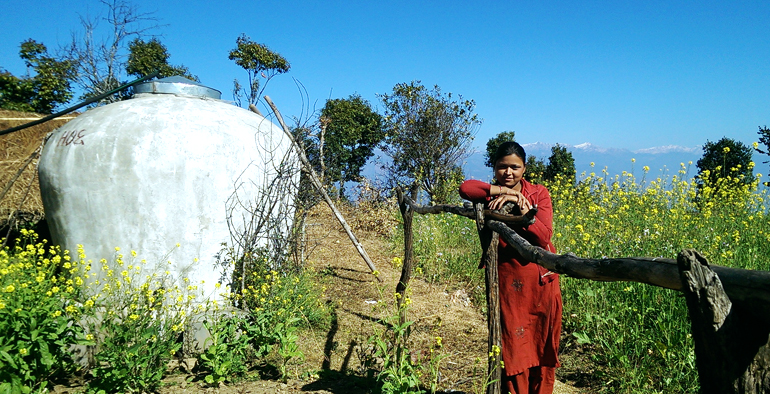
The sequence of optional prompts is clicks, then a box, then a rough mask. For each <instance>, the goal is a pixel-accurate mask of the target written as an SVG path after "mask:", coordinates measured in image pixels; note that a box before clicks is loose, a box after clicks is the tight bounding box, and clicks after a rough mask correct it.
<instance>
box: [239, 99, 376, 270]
mask: <svg viewBox="0 0 770 394" xmlns="http://www.w3.org/2000/svg"><path fill="white" fill-rule="evenodd" d="M265 101H267V104H268V105H270V108H272V109H273V112H274V113H275V117H276V118H277V119H278V122H279V123H280V124H281V127H282V128H283V132H284V133H286V135H287V136H288V137H289V140H290V141H291V143H292V144H293V145H294V147H295V148H296V149H297V153H298V156H299V159H300V161H301V162H302V165H303V166H304V167H305V170H307V173H308V175H309V176H310V180H311V182H312V183H313V186H315V188H316V190H318V192H319V193H321V196H323V198H324V201H326V204H327V205H329V208H331V210H332V212H334V216H335V217H336V218H337V220H338V221H339V222H340V224H341V225H342V228H344V229H345V232H346V233H347V234H348V237H349V238H350V241H351V242H353V245H354V246H355V247H356V250H358V254H360V255H361V258H363V259H364V261H365V262H366V265H368V266H369V269H370V270H371V271H372V272H374V271H377V268H375V267H374V263H373V262H372V259H370V258H369V254H367V253H366V250H364V247H363V245H361V243H360V242H358V238H356V236H355V234H353V230H351V229H350V226H348V223H347V222H346V221H345V218H344V217H343V216H342V213H340V211H339V210H338V209H337V206H336V205H334V202H333V201H332V199H331V197H329V194H328V193H326V190H325V189H324V187H323V185H322V184H321V181H319V180H318V176H317V175H316V173H315V171H314V170H313V166H311V165H310V160H308V159H307V156H306V155H305V150H304V149H302V147H300V146H299V144H297V141H296V140H295V139H294V136H293V135H292V134H291V130H289V127H288V126H286V123H284V121H283V117H282V116H281V113H280V112H279V111H278V108H277V107H276V106H275V104H273V101H272V100H270V97H269V96H265ZM251 107H252V106H249V108H251ZM254 108H256V107H254ZM252 111H253V110H252ZM375 277H376V278H377V280H379V281H382V279H380V278H379V277H378V276H375Z"/></svg>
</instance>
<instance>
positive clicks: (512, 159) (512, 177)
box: [495, 155, 527, 187]
mask: <svg viewBox="0 0 770 394" xmlns="http://www.w3.org/2000/svg"><path fill="white" fill-rule="evenodd" d="M526 169H527V166H525V165H524V161H523V160H521V157H519V156H517V155H508V156H503V157H502V158H500V160H498V161H497V163H495V179H497V183H499V184H500V185H502V186H507V187H516V186H517V185H518V184H519V182H521V177H523V176H524V171H525V170H526Z"/></svg>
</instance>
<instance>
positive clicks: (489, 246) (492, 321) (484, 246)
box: [474, 203, 503, 394]
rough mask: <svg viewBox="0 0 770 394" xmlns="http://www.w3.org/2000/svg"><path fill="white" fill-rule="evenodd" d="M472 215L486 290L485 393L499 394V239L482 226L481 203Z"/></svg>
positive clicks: (482, 206) (500, 336)
mask: <svg viewBox="0 0 770 394" xmlns="http://www.w3.org/2000/svg"><path fill="white" fill-rule="evenodd" d="M474 211H475V212H474V213H475V216H476V229H477V230H478V232H479V240H480V241H481V250H482V251H483V254H482V257H481V259H482V260H481V265H483V266H484V273H485V275H484V276H485V280H486V287H487V289H486V290H487V328H488V330H489V339H488V342H487V349H488V354H489V355H490V356H489V358H488V359H487V376H489V382H490V383H489V385H488V386H487V394H500V392H501V388H502V381H501V377H502V370H501V368H500V360H501V359H502V356H503V355H502V351H501V350H502V342H503V339H502V332H501V328H500V282H499V277H498V274H497V244H498V240H499V236H498V234H497V233H496V232H494V231H492V230H491V229H490V228H489V227H487V226H486V222H485V220H484V212H485V210H484V204H481V203H479V204H476V205H475V206H474Z"/></svg>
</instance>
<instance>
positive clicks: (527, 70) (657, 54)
mask: <svg viewBox="0 0 770 394" xmlns="http://www.w3.org/2000/svg"><path fill="white" fill-rule="evenodd" d="M133 3H134V4H135V5H137V7H138V8H139V9H140V10H141V11H145V12H155V14H154V15H155V16H156V17H157V18H158V19H159V22H160V23H161V24H164V25H165V26H163V27H161V28H159V29H157V30H156V33H158V34H160V35H161V37H160V39H161V41H162V42H163V43H164V44H165V45H166V46H167V47H168V49H169V52H170V53H171V59H170V61H171V63H172V64H184V65H186V66H188V67H189V68H190V70H191V71H192V73H193V74H196V75H198V77H199V78H200V79H201V82H202V83H204V84H205V85H207V86H210V87H213V88H215V89H218V90H220V91H222V93H223V99H231V98H232V95H231V93H230V91H231V89H232V80H233V79H234V78H239V79H240V80H242V81H243V80H245V78H246V74H245V72H244V71H243V70H242V69H239V68H238V67H237V66H236V65H235V64H234V63H233V62H232V61H230V60H228V59H227V53H228V51H229V50H230V49H232V48H234V47H235V39H236V38H237V37H238V36H239V35H240V34H242V33H245V34H247V35H248V36H250V37H251V38H252V39H253V40H254V41H257V42H260V43H264V44H266V45H268V46H269V47H270V48H271V49H273V50H275V51H277V52H279V53H281V54H282V55H284V56H285V57H286V58H287V59H288V60H289V61H290V62H291V65H292V69H291V71H290V72H289V73H288V74H285V75H281V76H278V77H276V78H275V79H273V80H272V81H271V82H270V84H269V85H268V88H267V91H266V93H267V94H269V95H270V96H271V97H272V98H273V100H274V101H275V102H276V104H278V106H279V108H280V109H281V111H282V112H283V113H284V116H285V117H299V116H307V113H308V111H312V110H314V109H320V108H321V107H322V106H323V104H324V101H325V100H326V99H328V98H339V97H347V96H349V95H350V94H353V93H358V94H360V95H361V96H363V97H364V98H366V99H367V100H369V101H370V102H371V103H372V104H373V105H374V106H375V108H378V109H381V107H382V105H381V104H380V102H379V100H378V98H377V94H384V93H388V92H390V91H391V90H392V88H393V86H394V85H395V84H397V83H400V82H409V81H412V80H421V81H422V83H423V84H426V85H434V84H437V85H439V86H440V87H441V88H442V90H443V91H445V92H452V93H454V94H461V95H462V96H463V97H465V98H468V99H473V100H475V101H476V112H477V113H478V114H479V116H480V117H481V118H483V119H484V123H483V124H482V126H481V127H480V128H479V132H478V134H477V138H476V141H475V143H474V145H476V146H477V147H481V146H484V144H485V143H486V141H487V140H488V139H489V138H491V137H493V136H494V135H496V134H497V133H498V132H501V131H504V130H515V131H516V133H517V140H518V141H520V142H522V143H532V142H536V141H542V142H546V143H562V144H569V145H576V144H580V143H583V142H591V143H593V144H595V145H599V146H604V147H614V148H625V149H630V150H637V149H644V148H650V147H656V146H663V145H680V146H685V147H693V146H696V145H701V144H703V143H704V142H705V141H706V140H711V141H716V140H718V139H720V138H722V137H723V136H727V137H730V138H734V139H737V140H739V141H742V142H744V143H746V144H750V143H751V142H753V141H755V140H757V126H760V125H770V63H769V62H768V59H770V29H768V28H767V26H768V20H770V2H768V1H766V0H765V1H740V2H725V1H722V2H711V1H697V2H696V1H691V2H682V1H644V2H630V1H629V2H626V1H607V2H589V1H586V2H506V1H495V2H478V3H477V4H475V5H472V4H470V3H468V2H455V1H442V2H438V1H409V2H406V1H389V2H367V1H356V2H352V1H351V2H344V1H338V2H321V1H280V2H279V1H273V2H264V1H245V2H244V1H218V2H213V1H194V0H192V1H184V2H183V1H146V0H137V1H134V2H133ZM3 9H4V12H3V13H2V14H0V25H2V26H3V34H2V39H0V67H2V68H4V69H6V70H8V71H10V72H12V73H14V74H16V75H21V74H23V73H24V72H25V70H24V66H23V63H22V62H21V60H20V59H19V57H18V49H19V44H20V42H21V41H23V40H25V39H27V38H33V39H35V40H37V41H42V42H43V43H45V44H46V45H47V46H48V47H49V49H51V48H56V47H57V46H58V45H60V44H65V43H66V42H67V41H69V39H70V34H71V32H72V31H75V30H78V29H79V28H80V25H79V18H80V16H86V15H97V14H99V13H100V12H101V13H103V10H104V7H102V6H101V5H100V3H99V2H98V1H96V0H85V1H84V0H78V1H67V0H57V1H50V2H38V1H29V0H27V1H21V0H6V2H5V3H4V6H3ZM295 80H296V81H299V82H301V84H302V85H303V86H304V88H305V89H306V94H304V93H302V94H301V93H300V92H299V90H298V88H297V86H296V84H295Z"/></svg>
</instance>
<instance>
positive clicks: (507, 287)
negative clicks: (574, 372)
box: [460, 179, 562, 376]
mask: <svg viewBox="0 0 770 394" xmlns="http://www.w3.org/2000/svg"><path fill="white" fill-rule="evenodd" d="M521 183H522V187H521V193H522V194H523V195H524V197H526V198H527V200H529V202H530V203H531V204H532V206H537V215H535V223H534V224H532V225H530V226H527V227H526V228H522V227H519V226H512V228H513V229H514V230H515V231H516V232H517V233H518V234H519V235H521V236H522V237H523V238H524V239H526V240H527V241H529V242H530V243H531V244H532V245H536V246H539V247H541V248H543V249H546V250H548V251H550V252H554V253H555V252H556V249H555V248H554V246H553V244H552V243H551V235H552V234H553V206H552V205H551V195H550V194H549V193H548V189H546V188H545V187H544V186H542V185H533V184H531V183H529V182H527V181H526V180H523V179H522V180H521ZM489 191H490V184H488V183H485V182H481V181H477V180H468V181H465V182H463V184H462V185H460V196H462V197H463V198H465V199H467V200H471V201H488V200H489V199H490V198H491V196H490V194H489ZM497 262H498V273H499V275H500V314H501V320H502V323H501V326H502V327H501V329H502V342H503V343H502V344H503V349H502V353H503V361H504V362H505V374H506V375H508V376H512V375H516V374H519V373H522V372H524V371H525V370H526V369H528V368H532V367H536V366H543V367H558V366H559V360H558V358H557V353H558V350H559V335H560V333H561V312H562V304H561V290H560V289H559V275H558V274H555V273H553V272H550V271H548V270H547V269H545V268H543V267H541V266H539V265H537V264H535V263H530V262H528V261H525V260H523V259H522V257H521V255H519V253H517V252H516V251H515V250H514V249H513V248H512V247H509V246H508V245H507V244H506V243H505V241H504V240H503V239H502V238H500V244H499V246H498V260H497Z"/></svg>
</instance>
